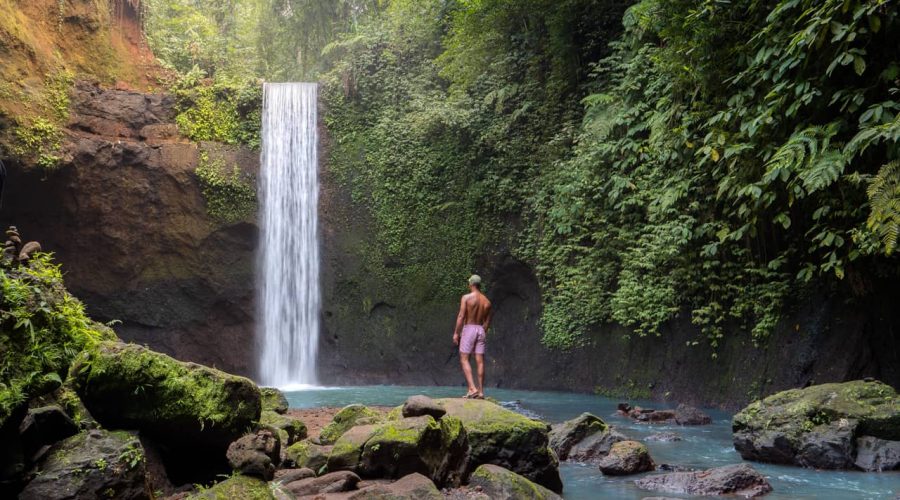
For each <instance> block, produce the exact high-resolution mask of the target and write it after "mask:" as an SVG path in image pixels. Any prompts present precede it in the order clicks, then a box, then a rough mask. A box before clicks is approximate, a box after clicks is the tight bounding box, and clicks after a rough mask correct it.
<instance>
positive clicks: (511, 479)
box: [470, 465, 559, 500]
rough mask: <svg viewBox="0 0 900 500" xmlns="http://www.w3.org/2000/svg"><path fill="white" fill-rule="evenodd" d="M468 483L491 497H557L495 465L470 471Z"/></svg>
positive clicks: (483, 466) (536, 498)
mask: <svg viewBox="0 0 900 500" xmlns="http://www.w3.org/2000/svg"><path fill="white" fill-rule="evenodd" d="M470 483H471V484H472V485H475V486H479V487H481V488H482V489H483V491H484V492H485V493H487V495H488V496H490V497H491V498H528V499H533V500H543V499H553V498H559V497H558V496H557V495H555V494H554V493H553V492H551V491H549V490H547V489H546V488H544V487H542V486H539V485H537V484H535V483H533V482H531V481H529V480H528V479H527V478H525V477H523V476H520V475H518V474H516V473H514V472H512V471H509V470H506V469H504V468H502V467H498V466H496V465H482V466H480V467H478V468H477V469H475V472H474V473H472V477H471V479H470Z"/></svg>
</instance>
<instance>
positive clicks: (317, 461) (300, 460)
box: [284, 440, 331, 473]
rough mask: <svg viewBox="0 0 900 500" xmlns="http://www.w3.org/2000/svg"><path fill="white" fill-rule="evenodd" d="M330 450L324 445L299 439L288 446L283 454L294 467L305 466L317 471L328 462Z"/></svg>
mask: <svg viewBox="0 0 900 500" xmlns="http://www.w3.org/2000/svg"><path fill="white" fill-rule="evenodd" d="M330 452H331V450H329V449H328V447H326V446H319V445H317V444H313V443H310V442H309V441H305V440H304V441H300V442H298V443H294V444H293V445H291V446H289V447H288V448H287V449H286V450H285V452H284V456H285V459H286V461H287V462H288V463H292V464H293V466H294V467H298V468H300V467H306V468H308V469H311V470H313V471H314V472H316V473H319V472H320V471H322V470H323V468H324V467H325V466H326V464H327V463H328V455H329V453H330Z"/></svg>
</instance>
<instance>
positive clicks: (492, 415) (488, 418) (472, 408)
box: [437, 398, 562, 492]
mask: <svg viewBox="0 0 900 500" xmlns="http://www.w3.org/2000/svg"><path fill="white" fill-rule="evenodd" d="M437 402H438V404H440V405H441V406H443V407H444V408H445V409H446V410H447V415H448V416H451V417H455V418H458V419H460V420H461V421H462V424H463V426H465V428H466V432H467V435H468V440H469V445H470V446H471V451H470V454H469V457H470V458H469V463H470V467H472V468H474V467H477V466H478V465H481V464H494V465H499V466H501V467H504V468H507V469H509V470H511V471H513V472H515V473H517V474H521V475H523V476H525V477H526V478H528V479H529V480H531V481H534V482H536V483H538V484H540V485H543V486H545V487H546V488H549V489H550V490H552V491H556V492H561V491H562V480H561V479H560V476H559V460H558V459H557V457H556V454H555V453H554V452H553V450H551V449H550V447H549V446H548V444H549V437H548V430H549V429H548V427H549V426H548V425H547V424H545V423H543V422H539V421H537V420H532V419H530V418H527V417H525V416H523V415H520V414H518V413H515V412H512V411H509V410H507V409H505V408H503V407H501V406H499V405H496V404H494V403H491V402H489V401H483V400H477V399H461V398H453V399H450V398H448V399H439V400H437ZM444 418H446V417H444Z"/></svg>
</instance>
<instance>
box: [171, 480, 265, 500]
mask: <svg viewBox="0 0 900 500" xmlns="http://www.w3.org/2000/svg"><path fill="white" fill-rule="evenodd" d="M238 498H239V499H241V500H275V495H274V494H272V489H271V488H270V487H269V484H268V483H266V482H265V481H263V480H262V479H257V478H255V477H249V476H240V475H238V476H234V477H231V478H228V479H226V480H225V481H222V482H220V483H216V484H215V485H213V486H212V487H211V488H205V489H202V490H201V491H199V492H197V493H195V494H193V495H191V496H189V497H188V499H189V500H234V499H238Z"/></svg>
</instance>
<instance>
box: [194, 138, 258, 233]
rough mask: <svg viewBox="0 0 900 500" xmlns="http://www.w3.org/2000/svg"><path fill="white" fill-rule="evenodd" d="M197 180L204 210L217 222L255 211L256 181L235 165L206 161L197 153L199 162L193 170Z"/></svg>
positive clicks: (242, 218)
mask: <svg viewBox="0 0 900 500" xmlns="http://www.w3.org/2000/svg"><path fill="white" fill-rule="evenodd" d="M194 173H196V174H197V178H198V179H200V188H201V190H202V193H203V199H204V200H205V201H206V212H207V213H208V214H209V215H210V217H212V218H214V219H216V220H217V221H219V222H222V223H226V224H230V223H234V222H238V221H241V220H244V219H246V218H248V217H250V216H251V215H253V214H254V213H256V210H257V206H258V201H257V197H256V180H255V178H254V177H253V176H252V175H249V174H245V173H243V172H242V171H241V169H240V167H238V166H237V165H232V166H231V167H230V168H229V167H227V166H226V165H225V164H224V163H223V162H221V161H218V160H210V159H209V154H208V153H207V152H205V151H203V152H201V153H200V164H199V165H198V166H197V169H196V170H195V171H194Z"/></svg>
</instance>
